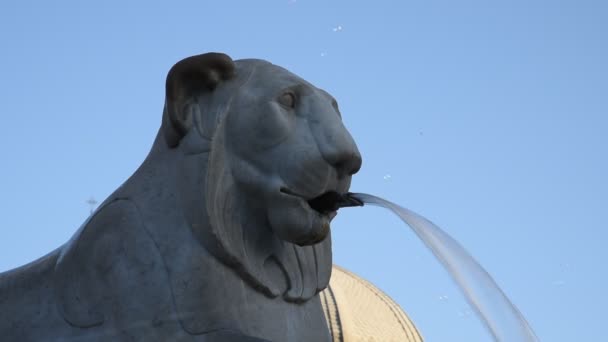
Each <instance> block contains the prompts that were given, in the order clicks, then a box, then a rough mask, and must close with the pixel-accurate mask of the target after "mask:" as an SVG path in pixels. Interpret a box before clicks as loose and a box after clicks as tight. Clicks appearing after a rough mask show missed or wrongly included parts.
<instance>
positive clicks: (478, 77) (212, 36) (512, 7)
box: [0, 0, 608, 341]
mask: <svg viewBox="0 0 608 342" xmlns="http://www.w3.org/2000/svg"><path fill="white" fill-rule="evenodd" d="M0 44H1V46H2V53H1V54H0V101H1V102H0V103H1V104H2V106H1V107H0V118H1V119H2V121H1V122H2V125H1V127H2V134H0V155H1V156H2V157H1V159H0V165H1V167H0V189H1V190H0V191H1V193H2V196H0V207H1V208H2V209H1V213H2V215H0V232H1V236H2V238H1V239H0V271H3V270H7V269H10V268H13V267H16V266H19V265H22V264H25V263H27V262H29V261H32V260H34V259H36V258H37V257H39V256H41V255H43V254H45V253H47V252H49V251H51V250H53V249H54V248H56V247H58V246H60V245H61V244H63V243H64V242H65V241H67V240H68V239H69V237H70V236H71V235H72V234H73V232H74V231H75V230H76V229H77V228H78V226H79V225H80V224H81V223H82V222H83V221H84V219H85V218H86V217H87V215H88V214H89V208H88V205H87V204H86V203H85V201H86V200H87V199H89V198H90V197H91V196H93V197H94V198H95V199H97V200H98V201H101V200H103V199H104V198H105V197H106V196H108V195H109V194H110V193H111V192H112V191H113V190H114V189H115V188H116V187H118V186H119V185H120V184H121V183H122V182H123V181H124V180H126V179H127V178H128V177H129V176H130V175H131V173H132V172H133V171H134V170H135V169H136V167H137V166H138V165H139V164H140V163H141V161H142V160H143V159H144V157H145V156H146V154H147V152H148V150H149V148H150V146H151V144H152V140H153V138H154V136H155V134H156V131H157V129H158V127H159V124H160V115H161V110H162V105H163V101H164V98H163V96H164V88H163V87H164V78H165V76H166V72H167V71H168V70H169V68H170V67H171V65H172V64H173V63H175V62H176V61H177V60H179V59H181V58H183V57H186V56H189V55H193V54H198V53H203V52H208V51H222V52H225V53H228V54H229V55H230V56H232V57H233V58H235V59H238V58H250V57H253V58H263V59H267V60H269V61H271V62H273V63H275V64H278V65H281V66H284V67H286V68H288V69H290V70H291V71H293V72H295V73H297V74H298V75H300V76H302V77H303V78H305V79H307V80H308V81H310V82H312V83H313V84H315V85H317V86H319V87H322V88H324V89H326V90H327V91H329V92H330V93H332V94H333V95H334V96H335V97H336V98H337V99H338V101H339V103H340V107H341V111H342V114H343V117H344V121H345V123H346V126H347V127H348V128H349V130H350V131H351V133H352V135H353V137H354V138H355V140H356V141H357V143H358V146H359V149H360V150H361V153H362V155H363V168H362V170H361V171H360V173H359V174H358V175H357V176H356V177H355V178H354V180H353V186H352V188H351V189H352V190H353V191H357V192H369V193H372V194H375V195H379V196H382V197H385V198H387V199H389V200H392V201H394V202H397V203H399V204H401V205H402V206H405V207H409V208H410V209H413V210H415V211H417V212H419V213H421V214H423V215H424V216H426V217H428V218H429V219H431V220H433V221H434V222H435V223H437V224H438V225H439V226H441V227H442V228H443V229H444V230H445V231H447V232H448V233H449V234H451V235H452V236H453V237H454V238H456V239H457V240H459V241H460V242H461V243H462V244H463V245H464V246H465V247H466V248H467V249H468V250H469V251H470V252H471V254H472V255H474V256H475V257H476V258H477V260H478V261H479V262H480V263H481V264H482V265H484V266H485V267H486V269H487V270H488V271H489V272H490V273H491V274H492V275H493V276H494V278H495V279H496V281H497V282H498V283H499V284H500V285H501V287H502V288H503V290H504V291H505V292H506V293H507V294H508V295H509V297H510V298H511V299H512V301H513V302H514V303H515V304H516V305H517V306H518V307H519V308H520V310H521V311H522V312H523V313H524V315H525V316H526V317H527V319H528V321H529V322H530V324H531V325H532V327H533V328H534V329H535V331H536V333H537V334H538V335H539V337H540V338H541V340H544V341H575V340H580V341H585V340H586V341H597V340H602V339H604V338H605V329H604V325H605V317H606V314H605V312H606V308H607V307H608V295H607V293H606V290H605V289H606V288H607V284H606V283H607V273H608V272H607V271H606V269H607V268H606V266H605V265H604V262H605V261H606V260H608V252H607V249H606V247H605V244H606V242H607V241H608V234H607V232H606V231H607V229H606V228H608V227H607V224H606V219H605V216H606V213H607V212H608V211H607V209H606V208H607V207H608V182H607V180H606V175H607V174H608V161H607V160H608V158H607V156H608V138H607V131H608V81H607V80H608V63H606V61H608V3H606V2H604V1H586V0H579V1H509V2H496V1H495V2H489V1H458V2H456V1H424V2H423V1H384V0H383V1H374V2H371V1H358V2H356V1H320V0H316V1H308V0H295V1H294V0H291V1H290V0H281V1H278V0H277V1H245V0H241V1H202V0H199V1H174V2H169V1H166V2H160V1H145V2H144V1H129V2H126V1H103V2H97V3H95V4H88V3H87V4H85V2H84V1H53V2H50V1H37V2H35V1H19V2H17V1H3V2H1V3H0ZM332 227H333V238H334V253H335V254H334V255H335V260H336V262H337V263H338V264H340V265H342V266H344V267H346V268H347V269H350V270H352V271H354V272H356V273H358V274H360V275H362V276H364V277H366V278H367V279H369V280H371V281H372V282H374V283H375V284H376V285H378V286H379V287H380V288H382V289H383V290H384V291H385V292H386V293H387V294H389V295H390V296H391V297H392V298H394V299H395V300H396V301H397V302H398V303H399V304H400V305H401V306H402V307H403V308H404V309H405V310H406V311H407V312H408V314H409V315H410V316H411V318H412V319H413V320H414V321H415V323H416V324H417V325H418V327H419V329H420V330H421V331H422V333H423V335H424V336H425V337H426V339H427V340H428V341H486V340H489V339H490V337H489V335H488V334H487V333H486V332H485V331H484V330H483V328H482V325H481V323H480V322H479V320H478V319H477V318H476V317H475V316H474V315H473V314H472V312H471V310H470V309H468V307H467V305H466V303H465V302H464V300H463V299H462V296H461V295H460V293H459V292H458V290H457V288H456V287H455V285H454V284H453V283H452V282H451V280H450V279H449V278H448V277H447V275H446V273H445V271H444V270H443V269H441V267H440V266H439V264H438V263H437V262H436V261H435V260H434V259H433V257H432V255H431V254H430V252H428V251H427V250H426V249H425V248H424V246H423V245H422V243H421V242H420V241H417V240H416V237H415V236H414V234H413V233H411V232H410V231H409V229H407V228H406V227H405V226H404V225H403V224H402V223H401V222H400V221H399V220H398V219H397V218H396V217H393V216H392V215H391V214H389V213H388V212H386V211H383V210H381V209H379V208H363V209H345V210H342V212H341V213H340V215H339V216H338V218H336V220H335V221H334V224H333V225H332ZM602 260H604V261H602Z"/></svg>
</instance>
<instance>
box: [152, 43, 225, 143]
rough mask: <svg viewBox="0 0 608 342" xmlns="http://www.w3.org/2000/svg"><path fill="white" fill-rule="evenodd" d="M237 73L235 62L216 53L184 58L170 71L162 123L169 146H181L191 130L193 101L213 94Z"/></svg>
mask: <svg viewBox="0 0 608 342" xmlns="http://www.w3.org/2000/svg"><path fill="white" fill-rule="evenodd" d="M234 71H235V65H234V61H232V59H231V58H230V57H229V56H227V55H225V54H223V53H215V52H214V53H206V54H202V55H196V56H192V57H188V58H185V59H182V60H181V61H179V62H177V63H176V64H175V65H174V66H173V67H172V68H171V70H169V74H168V75H167V84H166V100H165V111H164V113H163V124H162V126H163V133H164V136H165V140H166V141H167V144H168V145H169V147H175V146H177V145H179V142H180V140H181V139H182V138H183V137H184V136H185V135H186V133H188V131H189V130H190V128H191V127H192V122H193V119H192V115H191V114H190V108H189V105H190V104H192V99H193V98H194V97H196V96H198V95H201V94H204V93H208V92H212V91H213V90H214V89H215V88H216V87H217V86H218V84H219V83H220V82H222V81H225V80H228V79H230V78H232V77H233V75H234Z"/></svg>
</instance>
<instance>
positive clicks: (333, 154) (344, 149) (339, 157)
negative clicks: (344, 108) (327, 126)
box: [319, 125, 361, 178]
mask: <svg viewBox="0 0 608 342" xmlns="http://www.w3.org/2000/svg"><path fill="white" fill-rule="evenodd" d="M340 126H341V125H340ZM341 128H342V129H340V130H333V132H331V130H330V132H331V133H330V134H327V135H325V137H324V138H325V139H321V140H322V142H321V144H319V145H320V146H319V147H320V150H321V154H322V155H323V158H324V159H325V161H327V162H328V163H329V164H330V165H331V166H333V167H334V168H335V169H336V171H337V172H338V176H339V177H340V178H341V177H345V176H351V175H354V174H355V173H357V172H358V171H359V169H360V168H361V154H360V153H359V150H358V149H357V145H355V141H354V140H353V138H352V137H351V136H350V134H349V133H348V131H346V128H344V126H342V127H341ZM326 132H327V131H326ZM328 133H329V132H328ZM332 133H333V134H332Z"/></svg>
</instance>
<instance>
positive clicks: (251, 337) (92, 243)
mask: <svg viewBox="0 0 608 342" xmlns="http://www.w3.org/2000/svg"><path fill="white" fill-rule="evenodd" d="M360 166H361V156H360V154H359V151H358V150H357V147H356V145H355V142H354V141H353V139H352V137H351V136H350V134H349V133H348V131H347V130H346V128H345V127H344V125H343V123H342V119H341V115H340V111H339V109H338V106H337V103H336V101H335V100H334V98H332V97H331V95H329V94H328V93H327V92H325V91H323V90H321V89H319V88H316V87H315V86H313V85H312V84H310V83H308V82H306V81H305V80H303V79H301V78H300V77H298V76H296V75H294V74H292V73H290V72H289V71H287V70H285V69H283V68H280V67H278V66H276V65H273V64H271V63H268V62H266V61H263V60H255V59H245V60H237V61H233V60H232V59H231V58H230V57H228V56H227V55H225V54H221V53H208V54H203V55H198V56H193V57H189V58H186V59H184V60H182V61H180V62H178V63H177V64H175V65H174V66H173V67H172V68H171V70H170V71H169V74H168V76H167V81H166V100H165V107H164V111H163V116H162V123H161V127H160V130H159V132H158V135H157V137H156V139H155V141H154V144H153V146H152V149H151V151H150V153H149V155H148V156H147V158H146V159H145V161H144V162H143V163H142V165H141V166H140V167H139V168H138V169H137V171H136V172H135V173H134V174H133V175H132V176H131V177H130V178H129V179H128V180H127V181H126V182H125V183H124V184H123V185H121V186H120V187H119V188H118V189H117V190H116V191H115V192H114V193H113V194H112V195H110V196H109V197H108V198H107V199H106V200H105V201H104V202H103V203H102V204H101V205H100V206H99V208H98V209H97V210H96V211H95V212H94V213H93V214H92V215H91V216H90V217H89V218H88V219H87V220H86V222H84V224H83V225H82V226H81V228H80V229H79V230H78V231H77V232H76V233H75V234H74V236H73V237H72V238H71V239H70V240H69V241H68V242H67V243H66V244H64V245H63V246H61V247H59V248H57V249H56V250H55V251H53V252H51V253H49V254H48V255H46V256H44V257H42V258H40V259H38V260H36V261H34V262H32V263H30V264H28V265H25V266H22V267H20V268H17V269H14V270H11V271H8V272H5V273H2V274H0V336H2V337H1V339H2V340H3V341H20V342H23V341H330V340H331V337H330V333H329V330H328V325H327V323H326V321H325V317H324V312H323V308H322V305H321V302H320V299H319V296H318V293H319V292H320V291H322V290H323V289H325V288H326V286H327V285H328V282H329V280H330V275H331V270H332V252H331V238H330V229H329V227H330V222H331V220H332V219H333V218H334V216H335V215H336V211H335V210H323V209H319V208H313V206H311V204H310V203H311V201H313V200H315V199H316V198H319V197H320V196H322V195H324V194H326V193H329V192H333V193H339V194H341V193H345V192H347V191H348V189H349V186H350V181H351V176H352V175H353V174H354V173H356V172H357V171H358V170H359V168H360Z"/></svg>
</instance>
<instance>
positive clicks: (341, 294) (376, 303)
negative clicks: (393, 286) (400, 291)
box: [320, 265, 422, 342]
mask: <svg viewBox="0 0 608 342" xmlns="http://www.w3.org/2000/svg"><path fill="white" fill-rule="evenodd" d="M320 297H321V303H322V304H323V312H324V313H325V318H326V319H327V323H328V326H329V331H330V332H331V335H332V338H333V340H334V341H340V342H354V341H382V342H392V341H399V342H409V341H412V342H414V341H422V337H421V336H420V333H418V330H416V327H415V326H414V324H413V323H412V321H411V320H410V319H409V317H407V315H406V314H405V312H403V310H402V309H401V308H400V307H399V305H397V303H395V302H394V301H393V300H392V299H390V298H389V297H388V296H387V295H386V294H384V293H383V292H382V291H380V290H379V289H378V288H376V287H375V286H374V285H372V284H371V283H369V282H367V281H365V280H363V279H361V278H359V277H357V276H356V275H354V274H353V273H351V272H349V271H347V270H345V269H343V268H341V267H338V266H335V265H334V268H333V271H332V275H331V281H330V282H329V286H328V287H327V289H325V291H323V292H321V293H320Z"/></svg>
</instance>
